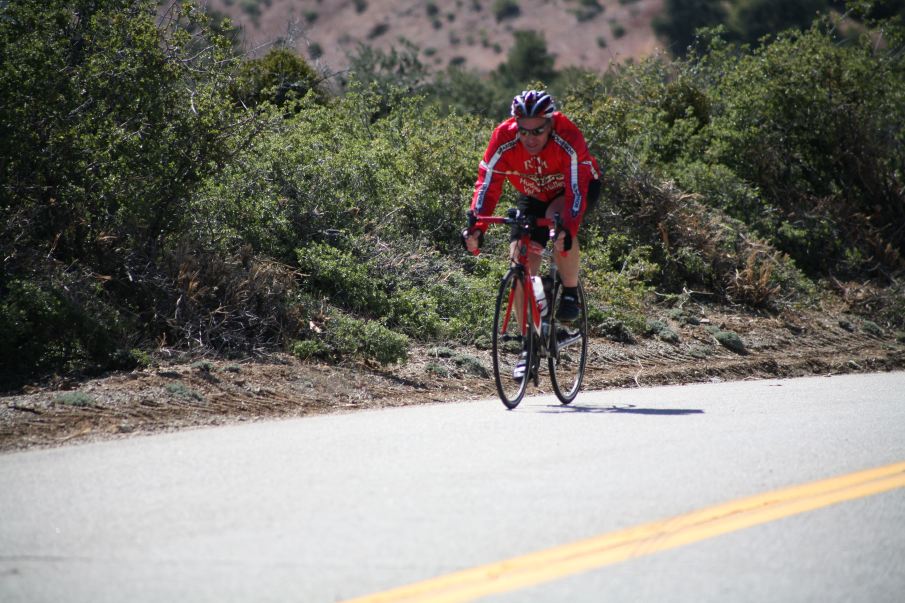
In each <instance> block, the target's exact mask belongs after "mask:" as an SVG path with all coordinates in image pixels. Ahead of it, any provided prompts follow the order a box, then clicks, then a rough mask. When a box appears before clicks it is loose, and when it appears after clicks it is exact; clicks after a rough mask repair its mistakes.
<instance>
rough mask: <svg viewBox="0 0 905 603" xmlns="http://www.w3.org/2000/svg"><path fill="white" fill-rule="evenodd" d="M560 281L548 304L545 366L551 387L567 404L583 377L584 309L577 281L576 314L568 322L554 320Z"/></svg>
mask: <svg viewBox="0 0 905 603" xmlns="http://www.w3.org/2000/svg"><path fill="white" fill-rule="evenodd" d="M561 290H562V283H560V282H557V283H556V287H555V288H554V290H553V300H551V301H552V302H553V303H551V304H550V306H551V308H550V310H551V314H550V340H549V342H548V346H547V350H548V352H547V353H548V354H549V356H548V358H547V363H548V368H549V369H550V381H551V382H552V383H553V391H554V392H555V393H556V397H557V398H559V401H560V402H561V403H563V404H568V403H569V402H571V401H572V400H574V399H575V396H577V395H578V390H579V389H581V382H582V380H583V379H584V369H585V365H586V364H587V360H588V310H587V304H586V303H585V301H586V300H585V296H584V288H583V287H582V286H581V283H580V282H579V283H578V307H579V314H578V318H577V319H576V320H574V321H572V322H570V323H567V324H566V323H560V322H559V321H557V320H556V311H557V310H558V309H559V300H560V297H561V296H560V295H559V292H560V291H561Z"/></svg>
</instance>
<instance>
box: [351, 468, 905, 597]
mask: <svg viewBox="0 0 905 603" xmlns="http://www.w3.org/2000/svg"><path fill="white" fill-rule="evenodd" d="M902 487H905V462H902V463H895V464H893V465H887V466H885V467H879V468H876V469H869V470H866V471H859V472H857V473H851V474H849V475H843V476H840V477H835V478H832V479H827V480H823V481H819V482H813V483H810V484H805V485H802V486H794V487H791V488H786V489H783V490H777V491H775V492H770V493H767V494H761V495H757V496H752V497H750V498H744V499H741V500H737V501H733V502H730V503H726V504H723V505H718V506H716V507H711V508H709V509H702V510H700V511H694V512H692V513H689V514H687V515H679V516H677V517H673V518H671V519H666V520H663V521H656V522H653V523H648V524H644V525H640V526H637V527H634V528H629V529H627V530H621V531H619V532H613V533H610V534H604V535H602V536H598V537H596V538H590V539H588V540H583V541H580V542H575V543H572V544H567V545H564V546H561V547H556V548H552V549H548V550H545V551H538V552H536V553H531V554H529V555H524V556H522V557H515V558H513V559H509V560H506V561H500V562H498V563H492V564H490V565H484V566H480V567H475V568H472V569H468V570H464V571H461V572H456V573H454V574H449V575H446V576H440V577H438V578H433V579H430V580H425V581H424V582H418V583H416V584H412V585H409V586H403V587H400V588H396V589H393V590H389V591H386V592H382V593H377V594H373V595H368V596H365V597H360V598H357V599H352V600H350V601H347V602H346V603H401V602H405V603H414V602H426V601H430V602H431V603H456V602H462V601H473V600H474V599H477V598H478V597H483V596H486V595H490V594H494V593H500V592H508V591H512V590H516V589H519V588H523V587H526V586H531V585H535V584H541V583H543V582H549V581H552V580H556V579H558V578H562V577H564V576H568V575H571V574H577V573H580V572H583V571H586V570H590V569H593V568H598V567H602V566H605V565H609V564H612V563H617V562H619V561H625V560H626V559H631V558H634V557H641V556H643V555H650V554H652V553H656V552H658V551H664V550H667V549H672V548H675V547H679V546H682V545H685V544H689V543H692V542H697V541H699V540H704V539H707V538H712V537H714V536H719V535H721V534H726V533H728V532H734V531H737V530H742V529H744V528H748V527H751V526H755V525H759V524H762V523H767V522H770V521H774V520H777V519H781V518H783V517H788V516H790V515H796V514H799V513H804V512H807V511H813V510H814V509H819V508H821V507H827V506H829V505H833V504H836V503H840V502H845V501H848V500H854V499H857V498H863V497H865V496H871V495H873V494H879V493H881V492H887V491H889V490H895V489H897V488H902Z"/></svg>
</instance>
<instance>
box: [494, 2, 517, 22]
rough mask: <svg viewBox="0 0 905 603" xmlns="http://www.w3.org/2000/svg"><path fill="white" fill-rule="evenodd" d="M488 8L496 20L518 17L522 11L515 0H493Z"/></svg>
mask: <svg viewBox="0 0 905 603" xmlns="http://www.w3.org/2000/svg"><path fill="white" fill-rule="evenodd" d="M490 10H491V12H492V13H493V16H494V17H496V20H497V21H503V20H504V19H511V18H513V17H518V16H519V15H520V14H521V13H522V10H521V9H520V8H519V5H518V2H517V1H516V0H493V6H492V7H491V9H490Z"/></svg>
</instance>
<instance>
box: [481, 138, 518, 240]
mask: <svg viewBox="0 0 905 603" xmlns="http://www.w3.org/2000/svg"><path fill="white" fill-rule="evenodd" d="M511 142H512V141H509V142H508V143H507V140H506V137H505V135H504V130H503V129H502V128H501V127H498V128H497V129H496V130H494V132H493V135H491V137H490V143H489V144H488V145H487V150H486V151H484V158H483V159H482V160H481V163H480V165H479V166H478V179H477V181H476V182H475V187H474V194H473V195H472V198H471V211H473V212H474V213H475V215H477V216H490V215H493V210H494V209H496V206H497V202H498V201H499V200H500V196H501V195H502V194H503V182H504V181H505V176H503V175H502V174H501V173H500V172H501V170H502V164H503V163H504V161H503V154H504V153H505V152H506V151H507V150H508V149H509V148H510V147H511V146H512V144H511ZM477 228H479V229H480V230H481V231H482V232H483V231H486V230H487V225H486V224H479V225H478V226H477Z"/></svg>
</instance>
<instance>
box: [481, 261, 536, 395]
mask: <svg viewBox="0 0 905 603" xmlns="http://www.w3.org/2000/svg"><path fill="white" fill-rule="evenodd" d="M522 275H523V273H521V272H520V271H519V270H517V269H511V270H509V271H508V272H507V273H506V275H505V276H504V277H503V279H502V280H501V281H500V289H499V293H498V294H497V299H496V309H495V311H494V314H493V347H492V351H493V378H494V380H495V381H496V388H497V393H498V394H499V396H500V400H501V401H502V402H503V404H504V405H505V406H506V408H508V409H513V408H515V407H516V406H518V404H519V402H521V401H522V398H523V397H524V396H525V390H526V389H527V387H528V381H529V379H530V378H531V370H530V369H531V367H532V366H533V365H534V354H535V350H534V337H533V336H532V332H531V329H530V327H526V332H525V333H524V334H522V332H521V327H520V326H519V322H518V318H517V317H516V307H515V303H514V298H515V296H516V295H517V289H516V285H517V283H519V282H520V280H521V279H522V278H523V276H522ZM526 318H527V320H526V323H525V324H526V325H530V323H531V305H530V304H529V305H528V308H527V313H526ZM523 349H524V350H525V351H526V352H527V358H526V361H527V362H526V366H527V370H526V371H525V373H524V375H523V376H522V378H521V379H515V378H514V377H513V371H514V370H515V366H516V364H517V362H518V358H519V355H520V354H521V352H522V350H523Z"/></svg>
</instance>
